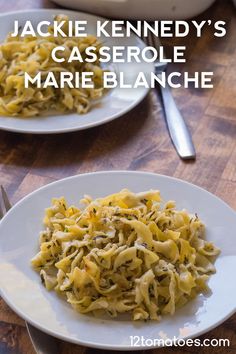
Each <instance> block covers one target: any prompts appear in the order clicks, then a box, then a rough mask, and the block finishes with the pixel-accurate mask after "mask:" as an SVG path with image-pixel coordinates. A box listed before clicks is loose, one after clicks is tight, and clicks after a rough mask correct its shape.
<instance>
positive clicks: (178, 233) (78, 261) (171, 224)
mask: <svg viewBox="0 0 236 354" xmlns="http://www.w3.org/2000/svg"><path fill="white" fill-rule="evenodd" d="M81 203H83V204H85V206H84V207H83V208H82V209H78V208H76V207H75V206H68V205H67V203H66V200H65V198H59V199H53V200H52V206H51V207H50V208H48V209H46V213H45V218H44V223H45V226H46V229H45V230H44V231H42V232H41V234H40V252H39V253H38V254H37V255H36V256H35V257H34V258H33V259H32V261H31V262H32V266H33V267H34V268H35V269H36V270H37V271H39V272H40V276H41V279H42V282H43V284H44V285H45V287H46V288H47V289H48V290H51V289H54V290H55V291H56V292H57V293H58V294H61V295H63V296H64V297H65V298H66V299H67V301H68V302H69V303H70V304H71V305H72V306H73V307H74V308H75V309H76V310H77V311H79V312H80V313H88V312H92V313H94V314H95V315H97V314H100V313H104V312H105V313H107V314H109V315H110V316H112V317H116V316H117V315H118V314H119V313H125V312H126V313H129V314H130V315H131V317H132V319H133V320H147V319H151V320H160V319H161V315H164V314H174V313H175V310H176V308H178V307H180V306H183V305H184V304H185V303H186V302H188V301H189V300H190V299H192V298H194V297H195V296H196V295H197V294H198V293H201V292H204V291H207V289H208V287H207V280H208V278H209V275H210V274H212V273H214V272H215V267H214V265H213V261H214V257H215V256H217V255H218V254H219V252H220V251H219V249H218V248H216V247H215V246H214V245H213V244H212V243H211V242H207V241H206V240H205V227H204V225H203V223H202V222H201V220H200V219H199V218H198V216H197V215H189V214H188V213H187V211H185V210H181V211H178V210H176V208H175V203H174V202H173V201H169V202H167V203H166V204H165V205H163V204H162V203H161V198H160V193H159V191H155V190H150V191H147V192H141V193H132V192H131V191H129V190H127V189H124V190H122V191H120V192H119V193H116V194H112V195H109V196H106V197H104V198H99V199H95V200H92V199H91V198H90V197H89V196H85V197H84V199H83V200H81Z"/></svg>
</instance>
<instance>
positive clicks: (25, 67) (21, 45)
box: [0, 15, 105, 117]
mask: <svg viewBox="0 0 236 354" xmlns="http://www.w3.org/2000/svg"><path fill="white" fill-rule="evenodd" d="M55 20H56V21H58V22H61V21H65V23H64V24H63V27H62V29H63V31H64V33H67V31H68V21H69V19H68V17H67V16H65V15H58V16H56V17H55ZM48 31H49V32H50V33H51V36H49V37H39V36H36V37H35V36H30V35H29V36H24V37H21V36H18V37H11V35H10V34H9V35H8V36H7V38H6V40H5V41H4V43H2V44H0V115H4V116H23V117H31V116H37V115H39V114H48V113H49V114H51V113H55V112H57V113H58V112H59V113H68V112H77V113H86V112H87V111H88V110H89V108H90V106H91V102H92V100H93V99H98V98H100V97H102V96H103V95H104V92H105V90H104V88H103V71H104V70H103V69H102V68H101V65H100V63H99V60H97V61H96V62H94V63H93V64H91V63H87V62H79V61H73V62H71V63H68V58H69V56H70V53H71V50H72V49H73V47H78V48H79V50H80V53H81V55H82V57H83V56H84V51H85V49H86V48H87V47H89V46H94V47H95V48H96V49H97V52H95V53H97V55H98V50H99V47H100V46H101V43H100V42H99V41H98V39H97V38H96V37H95V36H93V35H88V36H87V37H81V38H77V37H62V36H58V37H54V36H53V27H52V26H49V29H48ZM57 46H63V47H64V48H65V51H64V52H63V58H65V59H66V60H65V62H63V63H57V62H55V61H53V59H52V58H51V52H52V50H53V48H55V47H57ZM25 72H27V73H28V74H29V75H31V76H32V77H35V75H36V74H37V73H39V72H40V73H41V80H45V78H46V77H47V75H48V74H49V73H53V74H54V77H55V78H56V80H58V79H59V77H60V73H61V72H70V73H72V74H75V73H76V72H77V73H82V72H90V73H93V76H92V81H93V85H94V87H93V88H82V87H80V88H69V87H68V86H65V87H64V88H55V87H45V88H43V87H39V88H37V86H36V84H31V85H30V87H28V88H26V87H25V84H24V74H25Z"/></svg>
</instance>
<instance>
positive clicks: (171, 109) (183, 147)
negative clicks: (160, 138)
mask: <svg viewBox="0 0 236 354" xmlns="http://www.w3.org/2000/svg"><path fill="white" fill-rule="evenodd" d="M160 88H161V95H162V100H163V107H164V111H165V118H166V123H167V126H168V129H169V134H170V137H171V140H172V142H173V144H174V147H175V149H176V151H177V152H178V154H179V156H180V157H181V158H182V159H195V158H196V152H195V148H194V145H193V141H192V138H191V135H190V132H189V130H188V128H187V126H186V124H185V121H184V119H183V117H182V115H181V113H180V111H179V110H178V108H177V106H176V103H175V101H174V98H173V96H172V93H171V90H170V88H169V86H167V85H166V87H162V86H161V87H160Z"/></svg>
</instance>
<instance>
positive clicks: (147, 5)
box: [53, 0, 215, 21]
mask: <svg viewBox="0 0 236 354" xmlns="http://www.w3.org/2000/svg"><path fill="white" fill-rule="evenodd" d="M53 1H54V2H55V3H57V4H58V5H60V6H65V7H68V8H70V9H78V10H82V11H86V12H91V13H95V14H97V15H101V16H107V17H112V18H122V19H132V20H148V21H155V20H166V19H168V20H170V19H175V20H176V19H179V20H184V19H186V18H191V17H193V16H196V15H199V14H200V13H202V12H203V11H205V10H206V9H208V7H210V5H212V4H213V2H214V1H215V0H198V1H196V0H145V1H143V0H122V2H121V1H117V0H53Z"/></svg>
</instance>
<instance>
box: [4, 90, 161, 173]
mask: <svg viewBox="0 0 236 354" xmlns="http://www.w3.org/2000/svg"><path fill="white" fill-rule="evenodd" d="M150 100H151V98H150V96H148V97H146V98H145V99H144V100H143V101H142V102H141V103H140V104H139V105H138V106H137V107H136V108H134V109H133V110H132V111H131V112H129V113H127V114H126V115H124V116H123V117H120V118H118V119H116V120H114V121H113V122H110V123H107V124H104V125H102V126H98V127H95V128H90V129H87V130H83V131H78V132H73V133H65V134H56V135H54V134H50V135H49V134H48V135H32V134H19V133H11V132H4V131H0V147H1V149H0V150H1V152H0V159H1V162H2V163H4V164H5V165H15V166H23V167H34V166H37V167H50V166H69V165H70V166H71V164H73V163H74V164H78V163H81V162H82V161H83V160H85V159H88V158H92V159H96V158H97V157H99V156H102V155H103V156H104V155H107V154H109V155H110V154H111V153H112V154H114V153H115V151H116V150H117V149H120V148H122V146H123V147H124V146H125V145H130V144H131V143H132V142H133V140H134V139H138V137H137V135H139V133H140V131H141V130H142V129H143V127H144V126H145V125H146V124H148V123H147V121H148V118H149V117H150V115H151V111H152V110H153V107H152V104H151V102H150ZM78 119H80V117H78ZM81 119H82V117H81ZM155 123H156V124H158V121H157V122H155ZM126 153H127V154H129V151H126Z"/></svg>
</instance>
